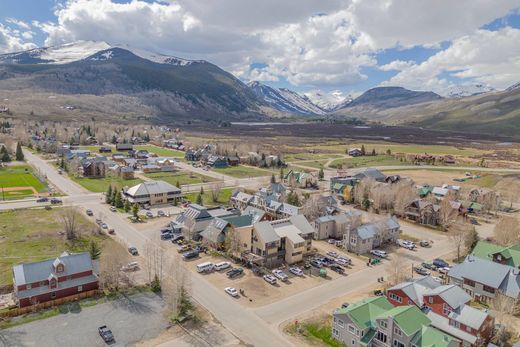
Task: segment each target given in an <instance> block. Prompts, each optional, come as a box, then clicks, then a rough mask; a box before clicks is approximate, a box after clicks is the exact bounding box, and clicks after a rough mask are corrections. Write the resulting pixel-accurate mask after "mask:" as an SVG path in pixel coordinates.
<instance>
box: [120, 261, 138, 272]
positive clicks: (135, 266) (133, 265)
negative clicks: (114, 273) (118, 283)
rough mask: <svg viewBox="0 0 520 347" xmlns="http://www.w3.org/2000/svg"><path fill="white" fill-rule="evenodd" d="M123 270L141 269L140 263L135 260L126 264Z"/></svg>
mask: <svg viewBox="0 0 520 347" xmlns="http://www.w3.org/2000/svg"><path fill="white" fill-rule="evenodd" d="M121 270H123V271H137V270H139V263H138V262H136V261H133V262H131V263H128V264H126V265H124V266H123V267H122V268H121Z"/></svg>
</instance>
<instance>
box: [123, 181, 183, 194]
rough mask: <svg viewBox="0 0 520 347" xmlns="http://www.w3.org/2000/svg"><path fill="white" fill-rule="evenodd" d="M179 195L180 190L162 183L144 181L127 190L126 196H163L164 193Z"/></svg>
mask: <svg viewBox="0 0 520 347" xmlns="http://www.w3.org/2000/svg"><path fill="white" fill-rule="evenodd" d="M170 192H173V193H180V192H181V190H180V189H179V188H177V187H175V186H173V185H171V184H169V183H166V182H164V181H145V182H143V183H140V184H138V185H135V186H133V187H131V188H129V189H128V190H127V191H126V194H128V195H130V196H140V195H152V194H164V193H170Z"/></svg>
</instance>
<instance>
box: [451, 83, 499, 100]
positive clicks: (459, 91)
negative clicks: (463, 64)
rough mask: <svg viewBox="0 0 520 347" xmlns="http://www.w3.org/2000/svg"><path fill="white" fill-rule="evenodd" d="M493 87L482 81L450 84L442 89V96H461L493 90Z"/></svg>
mask: <svg viewBox="0 0 520 347" xmlns="http://www.w3.org/2000/svg"><path fill="white" fill-rule="evenodd" d="M494 91H495V88H493V87H491V86H490V85H486V84H482V83H474V84H458V85H452V86H450V87H448V88H446V89H445V90H444V92H443V93H442V94H443V96H447V97H449V98H463V97H466V96H472V95H478V94H483V93H488V92H494Z"/></svg>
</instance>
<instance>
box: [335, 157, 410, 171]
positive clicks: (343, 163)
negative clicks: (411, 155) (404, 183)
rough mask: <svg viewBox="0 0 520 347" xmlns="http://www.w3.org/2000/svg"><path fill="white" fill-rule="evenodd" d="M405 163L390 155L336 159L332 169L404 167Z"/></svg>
mask: <svg viewBox="0 0 520 347" xmlns="http://www.w3.org/2000/svg"><path fill="white" fill-rule="evenodd" d="M402 164H403V163H402V162H401V161H399V160H397V159H395V158H394V157H392V156H389V155H376V156H363V157H355V158H345V159H336V160H334V161H333V162H332V163H331V164H330V167H331V168H340V167H342V168H352V167H363V166H386V165H402Z"/></svg>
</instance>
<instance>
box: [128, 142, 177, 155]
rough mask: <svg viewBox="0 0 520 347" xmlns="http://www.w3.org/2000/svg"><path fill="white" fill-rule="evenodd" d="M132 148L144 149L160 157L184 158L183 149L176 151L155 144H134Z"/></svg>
mask: <svg viewBox="0 0 520 347" xmlns="http://www.w3.org/2000/svg"><path fill="white" fill-rule="evenodd" d="M134 149H138V150H145V151H148V152H150V153H155V154H157V155H158V156H160V157H174V158H184V152H183V151H177V150H174V149H170V148H164V147H157V146H152V145H141V146H134Z"/></svg>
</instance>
